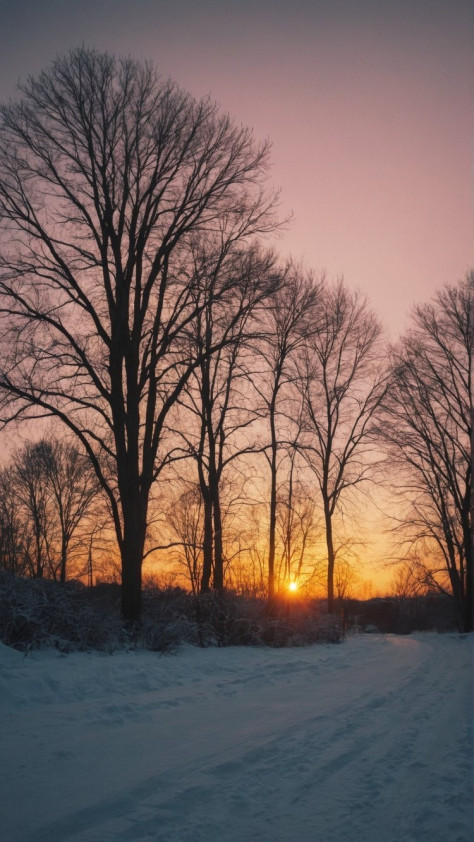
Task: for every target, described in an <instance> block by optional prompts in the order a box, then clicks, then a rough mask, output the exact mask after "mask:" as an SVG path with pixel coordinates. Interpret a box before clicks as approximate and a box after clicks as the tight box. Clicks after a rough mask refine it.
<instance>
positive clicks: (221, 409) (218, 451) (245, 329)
mask: <svg viewBox="0 0 474 842" xmlns="http://www.w3.org/2000/svg"><path fill="white" fill-rule="evenodd" d="M274 264H275V257H274V255H273V253H272V252H263V251H261V250H258V249H255V248H254V249H250V250H247V251H246V252H244V253H231V254H230V260H228V259H224V260H222V261H221V262H220V263H219V264H218V265H217V266H216V271H217V272H219V273H222V272H225V273H227V274H228V275H229V276H232V277H233V278H234V283H233V284H232V285H231V288H230V290H229V295H228V296H227V297H226V299H221V300H219V301H217V300H216V298H215V296H214V295H213V292H212V288H213V286H214V284H215V283H216V280H217V279H216V277H215V275H214V273H210V272H209V271H207V273H206V274H207V278H208V285H209V296H208V298H207V301H206V305H205V307H203V309H202V312H201V313H200V314H199V317H198V318H197V319H196V320H195V322H194V325H193V328H194V335H193V337H192V342H193V344H194V346H195V352H194V353H197V354H199V355H200V358H201V362H200V364H199V366H197V367H196V368H195V370H194V371H193V374H192V376H191V377H190V379H189V381H188V383H187V385H186V388H185V389H184V390H183V393H182V396H181V398H180V406H181V407H182V408H183V410H184V411H185V413H186V415H185V416H184V417H186V418H187V419H189V423H185V424H182V425H181V431H180V435H181V437H182V439H183V440H184V442H185V445H186V448H187V451H188V452H189V453H190V454H191V455H192V457H193V459H194V460H195V463H196V467H197V473H198V480H199V487H200V489H201V494H202V499H203V533H204V537H203V571H202V579H201V590H202V591H207V590H209V589H210V584H211V575H212V574H213V582H212V584H213V587H214V589H215V590H216V591H218V592H221V591H222V590H223V587H224V536H223V511H222V505H221V484H222V480H223V475H224V472H226V471H228V469H229V466H230V465H231V463H233V462H235V460H237V459H239V458H241V457H242V456H243V454H245V453H249V452H253V451H254V450H255V448H254V445H253V443H252V441H251V440H250V439H249V435H248V429H249V427H250V425H251V424H252V422H253V421H254V420H255V418H256V410H255V407H254V405H252V397H251V392H252V384H251V379H250V375H249V361H248V357H249V349H248V340H249V338H252V337H253V334H254V333H255V331H256V330H258V311H259V310H260V309H261V307H262V304H263V305H265V302H266V300H267V299H268V296H269V295H270V294H271V293H272V292H274V290H275V288H276V287H277V286H278V284H279V280H280V276H279V273H278V272H277V271H276V270H275V268H274ZM216 346H219V350H218V351H216V352H215V353H214V354H212V353H211V349H212V347H216Z"/></svg>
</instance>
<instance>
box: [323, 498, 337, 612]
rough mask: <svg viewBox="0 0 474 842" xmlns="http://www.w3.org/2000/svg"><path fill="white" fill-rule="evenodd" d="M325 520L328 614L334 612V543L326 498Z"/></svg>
mask: <svg viewBox="0 0 474 842" xmlns="http://www.w3.org/2000/svg"><path fill="white" fill-rule="evenodd" d="M324 521H325V527H326V547H327V554H328V577H327V582H328V614H333V613H334V562H335V553H334V543H333V536H332V517H331V512H330V509H329V501H328V500H327V499H325V500H324Z"/></svg>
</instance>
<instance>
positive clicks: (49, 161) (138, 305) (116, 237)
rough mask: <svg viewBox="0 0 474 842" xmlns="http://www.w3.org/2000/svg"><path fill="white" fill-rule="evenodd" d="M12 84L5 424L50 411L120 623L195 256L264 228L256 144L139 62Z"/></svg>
mask: <svg viewBox="0 0 474 842" xmlns="http://www.w3.org/2000/svg"><path fill="white" fill-rule="evenodd" d="M20 90H21V92H22V94H23V98H22V99H21V100H20V101H19V102H18V103H12V104H9V105H4V106H3V107H2V108H1V118H2V122H1V126H0V223H1V232H0V318H1V322H2V324H1V328H2V336H3V343H2V366H1V371H0V390H1V392H2V395H3V418H5V419H8V418H12V417H15V418H17V419H24V418H32V417H33V418H34V417H37V416H44V415H45V414H46V415H48V414H51V415H54V416H56V417H57V418H59V419H61V421H62V422H63V423H64V424H65V425H66V427H68V428H69V430H70V431H71V432H72V433H74V435H75V436H76V437H77V438H78V439H79V441H80V443H81V446H82V447H83V448H84V449H85V451H86V452H87V453H88V456H89V458H90V460H91V463H92V464H93V466H94V469H95V471H96V474H97V477H98V479H99V482H100V484H101V486H102V488H103V490H104V492H105V493H106V495H107V496H108V499H109V504H110V509H111V512H112V517H113V521H114V526H115V532H116V535H117V542H118V546H119V550H120V555H121V565H122V612H123V615H124V616H125V617H126V618H128V619H130V620H133V619H135V618H137V617H138V616H139V613H140V609H141V571H142V559H143V555H144V549H145V542H146V535H147V519H148V504H149V499H150V490H151V488H152V485H153V483H154V482H155V481H156V480H157V478H158V476H159V474H160V471H161V470H162V468H163V466H164V465H165V464H166V462H167V453H166V449H165V450H163V448H162V436H163V430H164V427H165V421H166V418H167V415H168V413H169V411H170V408H171V407H172V406H173V405H174V404H175V402H176V399H177V397H178V395H179V394H180V393H181V391H182V389H183V387H184V385H185V384H186V382H187V381H188V379H189V377H190V375H191V373H192V371H193V370H194V368H195V367H196V365H199V364H200V362H201V357H199V356H198V357H195V358H191V357H190V355H189V343H187V342H184V341H182V339H183V337H184V336H185V334H186V332H187V331H188V329H189V328H190V325H191V324H192V322H193V320H194V319H195V318H196V317H197V315H198V314H199V313H200V312H201V311H202V309H203V307H204V306H205V302H206V300H207V299H206V296H207V294H208V290H207V288H206V289H204V290H202V289H201V284H202V278H201V277H200V276H197V277H196V275H195V274H194V272H193V261H192V246H193V244H195V243H196V242H199V243H201V244H204V245H205V246H206V248H207V249H208V250H209V249H210V244H212V248H213V249H214V251H218V250H219V249H221V250H224V251H228V250H229V248H231V247H232V246H233V245H235V244H237V243H242V242H243V241H245V240H249V239H252V238H254V237H255V236H256V235H259V234H261V233H262V232H268V231H270V230H272V229H273V227H274V225H275V219H274V213H273V209H274V206H275V194H274V193H272V192H269V193H267V192H265V183H266V178H267V171H268V161H269V147H268V144H263V145H260V146H258V145H256V144H255V142H254V140H253V137H252V134H251V132H250V131H248V130H247V129H245V128H242V127H237V126H235V125H234V124H233V123H232V121H231V120H230V118H229V117H228V116H227V115H225V114H220V113H219V112H218V110H217V108H216V106H215V105H214V104H213V103H212V102H211V101H209V100H208V99H204V100H201V101H196V100H194V99H193V98H192V97H191V96H189V95H188V94H186V93H184V92H183V91H181V90H180V89H179V88H178V87H177V86H176V85H175V84H174V83H173V82H171V81H163V80H162V79H161V78H160V77H159V75H158V74H157V72H156V71H155V69H154V68H153V67H152V66H150V65H148V64H146V65H142V64H139V63H137V62H134V61H132V60H130V59H124V60H116V59H115V58H114V57H112V56H110V55H107V54H99V53H97V52H95V51H93V50H88V49H84V48H83V49H78V50H74V51H73V52H71V54H70V55H69V56H68V57H66V58H59V59H57V60H56V61H55V62H54V63H53V65H52V66H51V68H50V69H48V70H47V71H45V72H43V73H41V74H40V75H39V76H38V77H37V78H30V79H29V80H28V81H27V82H26V83H25V84H23V85H22V86H21V88H20ZM228 283H234V279H230V280H229V278H227V277H222V279H221V281H220V282H219V283H217V284H216V286H215V288H214V290H213V295H214V296H215V297H216V298H219V297H221V296H223V295H225V293H226V291H227V289H228ZM214 350H216V349H214V348H211V349H208V351H207V353H212V352H214ZM203 353H204V352H203Z"/></svg>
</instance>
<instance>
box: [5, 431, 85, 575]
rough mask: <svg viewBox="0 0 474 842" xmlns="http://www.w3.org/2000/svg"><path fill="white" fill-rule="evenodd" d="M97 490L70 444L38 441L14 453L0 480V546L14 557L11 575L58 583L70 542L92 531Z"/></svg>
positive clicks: (66, 566) (49, 440)
mask: <svg viewBox="0 0 474 842" xmlns="http://www.w3.org/2000/svg"><path fill="white" fill-rule="evenodd" d="M98 491H99V488H98V484H97V479H96V477H95V474H94V472H93V471H92V468H91V465H90V463H89V461H88V460H87V458H86V457H84V456H83V455H81V454H80V453H79V451H78V450H77V448H76V447H75V446H74V445H73V444H68V443H66V442H64V441H58V440H55V439H41V440H40V441H37V442H28V443H27V444H26V445H25V446H24V447H23V448H21V449H20V450H18V451H17V452H16V453H15V454H14V455H13V458H12V460H11V463H10V464H9V465H7V466H6V467H5V468H4V470H3V471H2V475H1V478H0V519H1V523H2V527H3V530H2V531H3V532H4V536H5V539H4V541H3V543H4V546H9V553H10V555H11V556H12V558H13V557H14V558H15V563H14V564H13V568H14V569H13V572H17V573H23V574H26V573H27V574H29V575H31V576H34V577H36V578H43V576H47V577H50V578H53V579H56V580H57V581H60V582H62V583H64V582H65V581H66V578H67V573H68V567H69V562H70V560H71V558H70V557H71V548H72V540H73V538H75V537H76V536H78V534H79V533H80V540H81V542H82V544H84V542H85V541H86V536H87V533H88V532H91V528H92V530H93V528H95V521H94V526H91V527H88V524H87V519H88V518H89V517H90V516H91V515H92V514H93V512H92V508H93V505H94V502H95V501H96V499H97V497H98ZM7 538H8V542H7V543H6V544H5V541H6V539H7ZM73 549H76V550H77V547H74V548H73ZM20 559H21V561H20ZM4 566H5V565H4Z"/></svg>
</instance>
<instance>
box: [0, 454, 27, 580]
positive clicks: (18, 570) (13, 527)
mask: <svg viewBox="0 0 474 842" xmlns="http://www.w3.org/2000/svg"><path fill="white" fill-rule="evenodd" d="M18 502H19V501H18V497H17V495H16V492H15V488H14V484H13V482H12V472H11V468H9V467H8V466H7V467H5V468H2V470H1V471H0V570H8V571H9V572H10V573H13V574H14V575H15V576H27V575H29V574H30V573H31V571H30V569H29V565H28V561H29V554H28V553H27V551H26V549H27V544H28V539H29V536H28V530H27V524H26V523H25V521H24V519H23V518H22V517H21V516H20V511H19V505H18Z"/></svg>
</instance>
